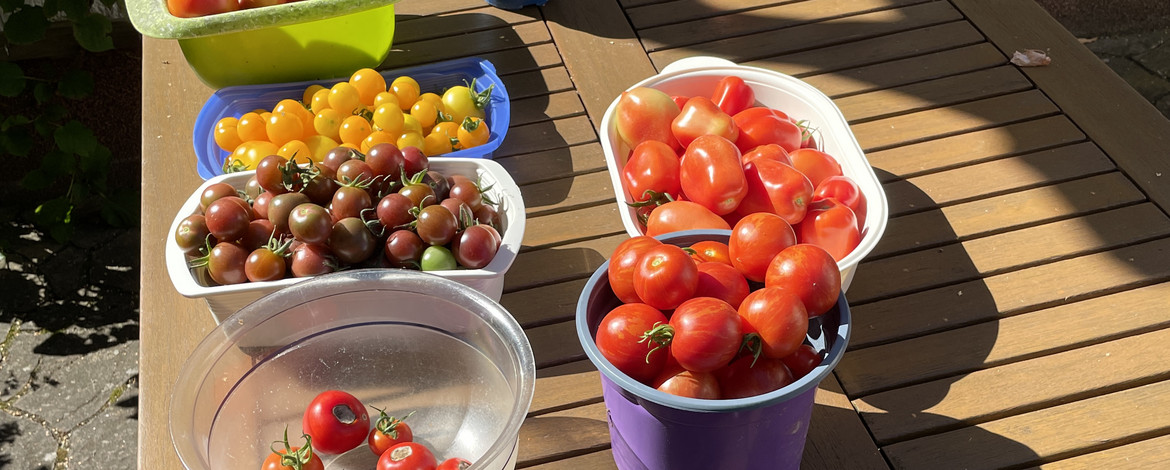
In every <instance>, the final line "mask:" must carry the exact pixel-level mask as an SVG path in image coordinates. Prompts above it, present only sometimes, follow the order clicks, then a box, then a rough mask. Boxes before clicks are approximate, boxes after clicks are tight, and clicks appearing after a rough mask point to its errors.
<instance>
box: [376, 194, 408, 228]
mask: <svg viewBox="0 0 1170 470" xmlns="http://www.w3.org/2000/svg"><path fill="white" fill-rule="evenodd" d="M412 207H414V201H411V200H410V198H408V197H406V196H403V195H401V194H398V193H390V194H387V195H385V196H383V197H382V199H381V200H379V201H378V207H377V209H376V212H377V214H378V222H381V223H382V225H383V226H384V227H386V228H387V229H394V228H398V227H401V226H404V225H406V224H409V223H411V222H414V214H411V213H410V208H412Z"/></svg>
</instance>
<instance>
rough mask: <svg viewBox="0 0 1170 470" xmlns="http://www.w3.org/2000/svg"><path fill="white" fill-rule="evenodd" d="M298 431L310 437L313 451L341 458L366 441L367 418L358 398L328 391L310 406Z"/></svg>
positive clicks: (368, 419) (363, 406)
mask: <svg viewBox="0 0 1170 470" xmlns="http://www.w3.org/2000/svg"><path fill="white" fill-rule="evenodd" d="M301 427H302V428H303V429H304V431H305V433H306V434H308V435H309V436H311V437H312V439H313V448H314V449H317V450H318V451H320V452H323V453H326V454H340V453H343V452H346V451H348V450H350V449H353V448H354V447H357V446H359V445H361V444H362V442H364V441H365V440H366V433H367V432H369V430H370V414H369V413H367V412H366V407H365V405H362V402H361V401H360V400H358V399H357V397H355V396H353V395H350V394H349V393H346V392H343V391H340V390H327V391H324V392H321V393H320V394H318V395H317V397H316V398H313V401H311V402H310V403H309V407H308V408H307V409H305V415H304V418H303V419H302V420H301Z"/></svg>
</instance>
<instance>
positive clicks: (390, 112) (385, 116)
mask: <svg viewBox="0 0 1170 470" xmlns="http://www.w3.org/2000/svg"><path fill="white" fill-rule="evenodd" d="M373 120H374V125H375V126H378V128H379V129H381V130H383V131H386V132H389V133H390V135H400V134H402V129H403V127H405V125H406V121H405V115H404V114H402V110H401V109H398V104H396V103H385V104H383V105H381V106H378V107H377V108H376V109H374V119H373Z"/></svg>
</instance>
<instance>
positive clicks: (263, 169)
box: [256, 155, 300, 194]
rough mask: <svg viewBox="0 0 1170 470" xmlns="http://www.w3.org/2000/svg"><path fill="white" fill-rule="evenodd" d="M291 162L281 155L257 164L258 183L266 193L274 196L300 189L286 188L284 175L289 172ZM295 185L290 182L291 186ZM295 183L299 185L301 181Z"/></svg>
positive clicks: (270, 157)
mask: <svg viewBox="0 0 1170 470" xmlns="http://www.w3.org/2000/svg"><path fill="white" fill-rule="evenodd" d="M288 167H289V162H288V159H287V158H284V157H282V156H280V155H269V156H267V157H264V158H261V159H260V162H259V163H257V164H256V182H257V184H259V185H260V187H261V188H264V190H265V191H269V192H272V193H274V194H281V193H287V192H289V191H293V190H296V189H299V188H298V187H295V186H294V187H289V186H285V181H284V179H285V178H284V175H285V172H286V171H288ZM292 183H294V182H293V181H292V180H290V184H292ZM295 183H297V184H299V183H300V181H296V182H295Z"/></svg>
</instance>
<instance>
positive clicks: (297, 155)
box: [276, 140, 313, 163]
mask: <svg viewBox="0 0 1170 470" xmlns="http://www.w3.org/2000/svg"><path fill="white" fill-rule="evenodd" d="M276 154H277V155H280V156H282V157H284V158H287V159H289V160H294V161H296V162H297V163H309V162H310V161H312V160H313V150H312V149H310V148H309V144H306V143H304V142H303V141H300V140H290V141H288V143H286V144H284V146H282V147H280V150H277V151H276Z"/></svg>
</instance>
